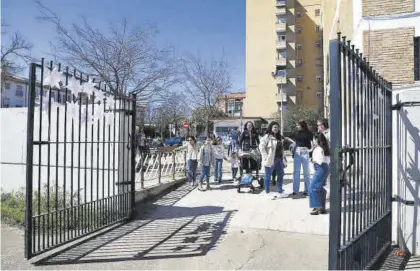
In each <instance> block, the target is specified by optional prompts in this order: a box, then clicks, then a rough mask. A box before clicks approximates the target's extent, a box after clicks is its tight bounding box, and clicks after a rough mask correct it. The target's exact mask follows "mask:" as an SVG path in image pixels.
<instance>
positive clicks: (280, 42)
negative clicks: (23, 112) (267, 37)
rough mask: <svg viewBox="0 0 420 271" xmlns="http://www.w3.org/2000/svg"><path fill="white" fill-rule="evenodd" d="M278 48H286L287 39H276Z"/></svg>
mask: <svg viewBox="0 0 420 271" xmlns="http://www.w3.org/2000/svg"><path fill="white" fill-rule="evenodd" d="M276 49H286V41H285V40H278V41H276Z"/></svg>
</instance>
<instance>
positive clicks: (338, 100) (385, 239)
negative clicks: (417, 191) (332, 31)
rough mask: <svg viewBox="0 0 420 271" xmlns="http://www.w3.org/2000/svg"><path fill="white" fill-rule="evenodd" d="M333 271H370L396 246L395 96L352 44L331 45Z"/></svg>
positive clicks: (330, 262)
mask: <svg viewBox="0 0 420 271" xmlns="http://www.w3.org/2000/svg"><path fill="white" fill-rule="evenodd" d="M330 79H331V80H330V89H331V94H330V95H331V96H330V98H331V100H330V102H331V151H332V156H333V157H332V159H331V192H330V197H331V202H330V245H329V269H335V270H337V269H353V270H354V269H369V268H375V263H377V262H378V260H379V259H380V258H381V256H383V255H384V252H385V251H387V249H388V248H390V245H391V230H392V217H391V199H392V153H391V152H392V148H391V144H392V130H391V129H392V113H391V110H392V105H391V101H392V96H391V89H392V85H391V83H389V82H387V81H386V80H385V79H383V78H382V77H381V76H379V75H378V74H377V73H376V72H375V70H373V69H372V67H371V66H370V65H369V62H367V61H366V58H363V56H362V54H360V53H359V50H358V49H356V50H355V48H354V45H350V41H346V38H345V37H343V38H341V37H340V34H339V35H338V40H333V41H330Z"/></svg>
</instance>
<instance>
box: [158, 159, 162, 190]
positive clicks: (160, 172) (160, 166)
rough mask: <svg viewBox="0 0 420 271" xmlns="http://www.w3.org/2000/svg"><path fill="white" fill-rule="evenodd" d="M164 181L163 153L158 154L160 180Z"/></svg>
mask: <svg viewBox="0 0 420 271" xmlns="http://www.w3.org/2000/svg"><path fill="white" fill-rule="evenodd" d="M161 181H162V153H161V152H159V154H158V182H159V184H160V183H161Z"/></svg>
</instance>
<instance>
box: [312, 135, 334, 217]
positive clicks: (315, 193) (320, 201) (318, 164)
mask: <svg viewBox="0 0 420 271" xmlns="http://www.w3.org/2000/svg"><path fill="white" fill-rule="evenodd" d="M314 145H315V148H314V150H313V154H312V161H313V163H314V169H315V173H314V176H313V178H312V181H311V184H310V187H309V207H310V208H313V210H312V211H311V213H310V214H311V215H318V214H325V213H326V211H325V203H326V197H327V191H326V190H325V188H324V186H325V184H326V180H327V176H328V171H329V163H330V155H331V153H330V147H329V144H328V140H327V138H326V137H325V135H324V134H323V133H316V134H315V137H314Z"/></svg>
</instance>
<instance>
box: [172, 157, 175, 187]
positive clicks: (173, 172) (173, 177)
mask: <svg viewBox="0 0 420 271" xmlns="http://www.w3.org/2000/svg"><path fill="white" fill-rule="evenodd" d="M175 155H176V152H172V165H173V167H172V179H173V180H175V169H176V168H175V167H176V159H175Z"/></svg>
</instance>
